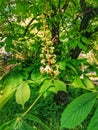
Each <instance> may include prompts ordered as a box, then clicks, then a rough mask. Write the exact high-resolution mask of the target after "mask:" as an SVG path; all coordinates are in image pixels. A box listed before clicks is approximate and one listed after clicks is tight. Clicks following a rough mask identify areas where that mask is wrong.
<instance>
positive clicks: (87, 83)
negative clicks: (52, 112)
mask: <svg viewBox="0 0 98 130" xmlns="http://www.w3.org/2000/svg"><path fill="white" fill-rule="evenodd" d="M0 19H1V20H0V40H1V41H0V47H1V48H2V47H3V49H4V50H3V52H2V53H0V56H1V59H0V63H1V62H2V61H4V62H3V65H4V69H5V68H6V67H8V66H9V65H13V67H12V68H6V70H7V71H6V73H5V74H4V75H2V76H1V80H0V109H1V110H2V109H3V108H4V106H6V105H7V103H8V102H9V101H10V100H11V99H14V98H15V100H14V101H12V102H13V103H15V101H16V103H17V105H16V106H18V104H19V106H20V105H21V106H22V108H23V110H22V111H21V112H20V110H21V109H20V110H19V111H18V113H21V114H18V115H17V116H16V117H13V119H11V120H10V121H8V122H3V123H4V124H3V125H1V126H0V130H9V129H13V130H15V129H17V130H21V129H24V130H25V129H26V130H33V129H36V128H35V126H34V124H33V122H35V123H37V124H40V125H41V126H42V128H43V129H45V130H46V129H47V130H49V129H51V128H49V127H48V126H47V125H46V124H45V120H44V122H43V121H41V120H40V119H39V117H40V118H42V117H41V116H40V112H39V114H38V116H39V117H36V116H34V114H28V112H30V110H31V109H34V107H35V106H36V105H38V104H39V105H41V106H43V109H45V108H44V103H42V104H40V102H39V101H41V100H42V99H43V98H44V100H45V101H46V99H47V97H48V96H49V95H50V94H53V95H58V93H59V92H63V93H64V94H65V95H67V94H68V95H69V98H70V99H71V98H72V95H70V90H71V88H73V89H74V91H76V89H77V90H82V93H81V94H80V96H79V97H78V95H79V94H77V95H76V97H77V98H76V99H72V100H73V101H72V102H71V103H70V104H69V105H68V106H67V107H66V108H65V107H64V109H65V110H64V112H63V113H62V117H61V129H62V128H70V129H71V128H75V127H77V126H78V125H80V124H82V122H83V121H84V120H86V118H87V116H88V114H89V113H90V111H91V109H92V108H93V106H94V104H95V103H96V102H97V95H98V94H97V91H98V89H97V87H96V86H95V85H94V83H93V82H92V81H91V80H90V78H89V77H88V76H87V73H88V72H90V71H95V72H96V76H98V70H97V66H96V63H92V64H90V63H89V62H88V61H87V59H85V58H81V57H79V55H80V54H81V53H84V54H86V53H88V52H90V51H92V52H93V51H94V52H97V50H98V47H97V46H98V45H97V41H98V38H97V35H98V2H97V0H91V1H88V0H78V1H75V0H65V1H62V0H47V1H45V0H21V1H19V0H5V1H4V0H0ZM9 55H10V56H11V57H9ZM94 55H95V56H96V55H97V53H95V54H94ZM85 67H86V69H85ZM35 90H37V91H35ZM71 91H72V90H71ZM86 92H87V93H86ZM60 94H61V93H60ZM74 95H75V93H74ZM60 97H61V98H62V99H63V100H65V97H66V96H65V97H63V96H62V94H61V95H60ZM58 100H59V98H58ZM70 101H71V100H70ZM10 103H11V102H10ZM50 103H52V104H53V105H54V102H52V101H51V102H50ZM52 104H51V105H50V106H52ZM63 104H64V102H63ZM66 104H67V103H66ZM47 105H48V104H47ZM55 108H56V106H55ZM60 108H61V109H62V108H63V107H62V106H60ZM51 109H52V108H51ZM62 111H63V109H62ZM34 112H35V113H36V111H34ZM37 113H38V112H37ZM46 113H47V112H46ZM97 113H98V110H97V107H96V111H95V114H94V116H93V117H92V119H91V121H90V123H88V124H89V125H88V128H87V127H86V129H88V130H91V129H94V130H96V129H97V125H96V126H95V125H94V124H95V123H97V120H96V119H97V115H98V114H97ZM15 114H17V113H15ZM60 114H61V113H60ZM59 118H60V117H59ZM47 120H48V119H47ZM49 121H50V120H49ZM52 129H53V128H52ZM58 129H59V128H58Z"/></svg>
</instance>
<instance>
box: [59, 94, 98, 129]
mask: <svg viewBox="0 0 98 130" xmlns="http://www.w3.org/2000/svg"><path fill="white" fill-rule="evenodd" d="M96 96H97V93H86V94H83V95H82V96H80V97H78V98H76V99H75V100H74V101H72V102H71V103H70V104H69V105H68V107H67V108H66V109H65V110H64V112H63V113H62V117H61V128H69V129H70V128H75V127H76V126H77V125H79V124H80V123H81V122H82V121H84V119H85V118H86V117H87V115H88V114H89V112H90V110H91V109H92V107H93V105H94V103H95V99H96Z"/></svg>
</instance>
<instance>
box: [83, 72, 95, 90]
mask: <svg viewBox="0 0 98 130" xmlns="http://www.w3.org/2000/svg"><path fill="white" fill-rule="evenodd" d="M83 83H84V85H85V86H86V88H88V89H95V86H94V84H93V82H92V81H91V80H90V79H89V78H88V77H87V76H86V75H84V77H83Z"/></svg>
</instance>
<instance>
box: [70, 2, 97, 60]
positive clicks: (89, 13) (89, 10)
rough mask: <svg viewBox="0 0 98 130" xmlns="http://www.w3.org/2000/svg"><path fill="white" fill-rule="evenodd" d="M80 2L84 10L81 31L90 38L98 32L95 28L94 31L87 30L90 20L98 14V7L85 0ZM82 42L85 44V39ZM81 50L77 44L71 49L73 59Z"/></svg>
mask: <svg viewBox="0 0 98 130" xmlns="http://www.w3.org/2000/svg"><path fill="white" fill-rule="evenodd" d="M80 4H81V9H82V12H83V18H82V21H81V24H80V28H79V32H80V33H81V34H82V36H84V37H86V38H90V37H91V36H92V34H93V33H94V32H97V31H98V30H97V29H95V31H94V32H87V31H85V30H86V29H87V27H88V24H89V22H90V20H91V19H92V18H94V17H96V16H97V15H98V8H94V7H92V6H90V7H87V6H86V3H85V0H80ZM81 42H82V44H83V45H85V43H83V41H81ZM81 51H82V49H80V48H79V47H78V46H76V47H75V48H74V49H71V50H70V51H69V56H70V57H71V58H72V59H76V58H78V56H79V54H80V53H81Z"/></svg>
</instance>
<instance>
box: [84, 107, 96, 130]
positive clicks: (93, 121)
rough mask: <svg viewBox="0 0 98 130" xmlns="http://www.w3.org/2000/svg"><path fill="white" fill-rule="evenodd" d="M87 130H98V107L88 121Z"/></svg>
mask: <svg viewBox="0 0 98 130" xmlns="http://www.w3.org/2000/svg"><path fill="white" fill-rule="evenodd" d="M87 130H98V107H97V109H96V111H95V114H94V116H93V117H92V119H91V121H90V123H89V126H88V128H87Z"/></svg>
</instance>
